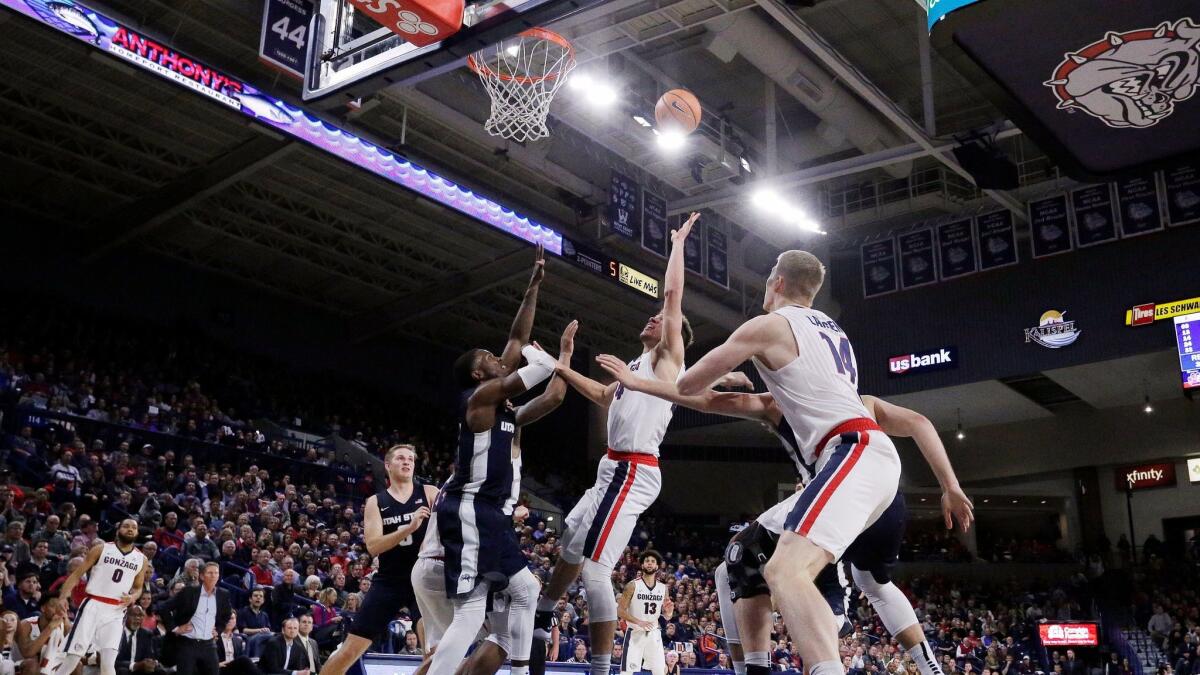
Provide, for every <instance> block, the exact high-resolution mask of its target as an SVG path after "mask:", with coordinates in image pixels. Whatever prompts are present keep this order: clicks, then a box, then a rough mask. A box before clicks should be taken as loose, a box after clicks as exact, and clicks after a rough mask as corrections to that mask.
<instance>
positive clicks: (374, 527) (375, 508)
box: [363, 495, 429, 556]
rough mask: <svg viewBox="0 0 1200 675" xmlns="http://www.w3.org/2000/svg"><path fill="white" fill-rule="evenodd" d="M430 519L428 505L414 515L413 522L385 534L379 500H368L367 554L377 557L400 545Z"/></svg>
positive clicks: (365, 515)
mask: <svg viewBox="0 0 1200 675" xmlns="http://www.w3.org/2000/svg"><path fill="white" fill-rule="evenodd" d="M428 517H429V505H428V504H426V505H424V506H422V507H421V508H419V509H417V510H416V511H414V512H413V514H412V520H411V521H410V522H409V523H408V524H407V525H405V526H404V527H401V528H398V529H397V530H396V531H395V532H392V533H391V534H384V533H383V515H382V514H381V513H379V500H378V499H377V498H376V496H375V495H371V496H370V497H368V498H367V502H366V504H364V505H363V535H364V536H363V541H364V543H366V545H367V553H370V554H371V555H373V556H377V555H379V554H381V553H384V552H386V551H390V550H391V549H393V548H395V547H397V546H399V545H400V542H402V541H404V540H405V539H407V538H408V537H409V536H410V535H411V534H412V533H413V532H416V531H417V530H418V529H420V528H421V523H423V522H424V521H425V519H426V518H428Z"/></svg>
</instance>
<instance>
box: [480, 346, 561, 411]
mask: <svg viewBox="0 0 1200 675" xmlns="http://www.w3.org/2000/svg"><path fill="white" fill-rule="evenodd" d="M521 356H524V357H525V361H526V365H524V366H522V367H520V368H518V369H516V370H515V371H513V372H510V373H509V374H508V375H505V376H504V377H496V378H493V379H490V380H488V381H486V382H484V383H483V384H481V385H479V387H477V388H476V389H475V392H474V393H473V394H471V400H470V405H471V408H473V409H476V408H486V407H489V406H495V405H498V404H499V403H500V402H502V401H504V400H505V399H508V398H512V397H513V396H516V395H518V394H523V393H525V392H526V391H528V390H530V389H532V388H534V387H536V386H537V385H539V384H541V383H542V382H544V381H546V380H547V379H549V378H550V376H551V375H553V374H554V370H555V367H556V362H555V359H554V357H553V356H550V355H549V354H547V353H546V352H544V351H542V349H541V348H540V347H536V346H534V345H532V344H529V345H525V347H523V348H522V349H521ZM479 358H485V359H486V358H491V359H495V358H496V357H495V356H492V355H490V354H486V352H485V355H484V356H481V357H479Z"/></svg>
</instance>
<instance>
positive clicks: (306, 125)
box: [0, 0, 658, 298]
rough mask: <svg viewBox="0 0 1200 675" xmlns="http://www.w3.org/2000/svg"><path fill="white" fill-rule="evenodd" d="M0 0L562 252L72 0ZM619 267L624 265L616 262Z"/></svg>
mask: <svg viewBox="0 0 1200 675" xmlns="http://www.w3.org/2000/svg"><path fill="white" fill-rule="evenodd" d="M0 6H6V7H9V8H11V9H13V10H15V11H17V12H19V13H21V14H24V15H25V16H28V17H30V18H32V19H34V20H36V21H38V22H40V23H42V24H44V25H46V26H49V27H51V28H53V29H55V30H57V31H59V32H61V33H65V34H67V35H70V36H72V37H75V38H77V39H79V40H82V41H84V42H86V43H88V44H90V45H92V46H93V47H96V48H97V49H100V50H102V51H104V52H107V53H108V54H111V55H113V56H116V57H118V58H120V59H122V60H124V61H126V62H129V63H132V64H134V65H136V66H138V67H139V68H141V69H143V70H147V71H149V72H152V73H154V74H155V75H158V76H160V77H163V78H165V79H167V80H170V81H171V82H174V83H175V84H178V85H180V86H182V87H186V88H188V89H191V90H192V91H194V92H196V93H198V94H200V95H202V96H205V97H207V98H209V99H211V100H213V101H216V102H217V103H220V104H221V105H224V106H225V107H227V108H231V109H233V110H236V111H238V112H241V113H242V114H244V115H246V116H248V117H251V118H253V119H255V120H256V121H257V122H259V123H262V124H265V125H267V126H269V127H271V128H273V129H277V130H279V131H281V132H283V133H285V134H287V135H289V136H291V137H293V138H295V139H297V140H300V141H303V142H305V143H308V144H309V145H312V146H314V147H317V148H320V149H322V150H324V151H326V152H328V153H330V154H331V155H334V156H336V157H339V158H341V159H342V160H345V161H347V162H349V163H351V164H353V165H355V166H357V167H359V168H361V169H365V170H367V171H370V172H371V173H374V174H375V175H377V176H380V177H382V178H384V179H386V180H388V181H391V182H392V183H395V184H396V185H399V186H401V187H404V188H407V189H409V190H412V191H413V192H416V193H417V194H419V195H421V196H423V197H425V198H427V199H430V200H432V201H434V202H437V203H439V204H441V205H443V206H446V207H448V208H451V209H454V210H455V211H458V212H459V213H462V214H463V215H466V216H470V217H471V218H474V219H475V220H478V221H479V222H481V223H484V224H485V225H489V226H491V227H493V228H495V229H497V230H500V231H501V232H504V233H506V234H509V235H512V236H514V237H517V238H519V239H523V240H525V241H527V242H529V243H531V244H541V245H543V246H544V247H545V248H546V250H547V251H550V252H551V253H554V254H555V255H559V256H562V255H563V236H562V235H561V234H560V233H558V232H556V231H555V230H553V229H551V228H549V227H547V226H545V225H542V224H540V223H538V222H536V221H533V220H531V219H530V218H528V217H526V216H523V215H521V214H519V213H517V212H515V211H513V210H512V209H509V208H505V207H504V206H502V205H500V204H499V203H497V202H494V201H492V200H490V199H488V198H486V197H483V196H482V195H478V194H476V193H475V192H473V191H471V190H469V189H468V188H466V187H463V186H461V185H459V184H457V183H455V182H453V181H451V180H448V179H446V178H442V177H440V176H437V175H435V174H434V173H432V172H430V171H428V170H426V169H424V168H422V167H421V166H419V165H417V164H414V163H412V162H409V161H408V160H406V159H404V158H402V157H399V156H397V155H395V154H393V153H391V152H389V151H388V150H387V149H385V148H382V147H380V146H378V145H376V144H374V143H371V142H369V141H367V140H364V139H362V138H359V137H358V136H356V135H354V134H352V133H350V132H349V131H346V130H344V129H341V128H339V127H337V126H334V125H332V124H330V123H328V122H325V121H324V120H321V119H320V118H318V117H316V116H314V115H312V114H310V113H308V112H305V111H304V110H301V109H299V108H296V107H293V106H290V105H288V104H287V103H284V102H283V101H281V100H279V99H277V98H274V97H272V96H269V95H268V94H266V93H265V92H262V91H259V90H258V89H256V88H254V87H253V86H251V85H250V84H248V83H246V82H244V81H242V80H239V79H237V78H235V77H233V76H232V75H230V74H229V73H225V72H222V71H220V70H218V69H216V68H212V67H209V66H207V65H205V64H203V63H201V62H200V61H197V60H195V59H192V58H190V57H188V56H186V55H184V54H181V53H180V52H178V51H175V50H174V49H172V48H171V47H170V46H168V45H166V44H164V43H162V42H159V41H157V40H155V39H153V38H150V37H148V36H146V35H143V34H142V33H140V32H138V31H136V30H133V29H132V28H129V27H127V26H124V25H122V24H120V23H119V22H117V21H114V20H113V19H110V18H109V17H107V16H104V15H103V14H100V13H99V12H96V11H95V10H93V9H91V8H89V7H87V6H85V5H82V4H79V3H77V2H74V1H73V0H0ZM572 262H574V261H573V260H572ZM576 264H577V263H576ZM621 267H628V266H627V265H624V264H621ZM629 269H631V270H632V268H629ZM632 271H633V272H635V273H636V275H637V276H639V277H645V278H646V279H650V277H649V276H647V275H645V274H643V273H641V272H638V271H637V270H632ZM601 276H609V275H607V274H602V275H601ZM623 276H624V275H623ZM613 281H614V282H616V283H618V284H620V285H622V286H625V287H627V288H631V289H633V290H636V291H638V292H640V293H642V294H644V295H649V296H650V297H653V298H657V297H658V288H657V283H655V284H653V289H652V290H653V292H650V290H651V289H649V288H648V287H647V286H646V285H644V284H643V285H638V284H634V283H630V281H627V280H626V279H623V278H615V279H613Z"/></svg>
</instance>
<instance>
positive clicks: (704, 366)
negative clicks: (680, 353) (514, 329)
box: [677, 314, 791, 396]
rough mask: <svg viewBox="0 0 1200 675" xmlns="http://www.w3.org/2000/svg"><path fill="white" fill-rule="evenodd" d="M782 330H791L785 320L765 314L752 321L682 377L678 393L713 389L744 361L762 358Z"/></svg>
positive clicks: (697, 392)
mask: <svg viewBox="0 0 1200 675" xmlns="http://www.w3.org/2000/svg"><path fill="white" fill-rule="evenodd" d="M780 330H789V331H790V330H791V329H790V328H789V327H788V323H787V319H784V318H783V317H780V316H775V315H771V314H765V315H763V316H756V317H754V318H753V319H750V320H749V321H747V322H746V323H744V324H742V325H741V326H739V327H738V329H737V330H735V331H734V332H733V335H730V336H729V339H728V340H726V341H725V343H724V344H722V345H721V346H720V347H717V348H716V349H714V350H712V351H711V352H709V353H707V354H705V355H704V358H702V359H700V360H699V361H698V362H696V365H694V366H692V367H691V368H689V369H688V371H687V372H686V373H684V374H683V377H681V378H679V382H678V383H677V385H678V387H679V393H680V394H683V395H684V396H694V395H696V394H699V393H701V392H703V391H704V390H705V389H708V388H710V387H711V386H712V385H713V383H715V382H717V381H718V380H719V379H720V378H722V377H723V376H725V375H726V374H728V373H729V371H731V370H733V369H734V368H736V367H737V366H738V365H739V364H741V363H742V362H743V361H745V360H746V359H749V358H750V357H752V356H757V355H759V353H760V352H762V351H763V350H764V349H766V348H767V347H768V346H769V345H770V344H771V338H772V336H773V334H774V333H777V332H779V331H780Z"/></svg>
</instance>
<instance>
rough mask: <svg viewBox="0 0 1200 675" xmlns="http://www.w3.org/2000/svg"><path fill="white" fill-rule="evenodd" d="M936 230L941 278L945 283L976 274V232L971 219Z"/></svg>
mask: <svg viewBox="0 0 1200 675" xmlns="http://www.w3.org/2000/svg"><path fill="white" fill-rule="evenodd" d="M935 229H936V230H937V245H938V272H939V276H940V278H941V279H942V280H943V281H944V280H946V279H953V278H955V277H961V276H965V275H967V274H971V273H973V272H975V271H976V269H977V268H976V264H975V262H976V258H975V232H974V229H973V228H972V227H971V219H970V218H964V219H963V220H956V221H954V222H952V223H945V224H943V225H938V226H937V227H936V228H935Z"/></svg>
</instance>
